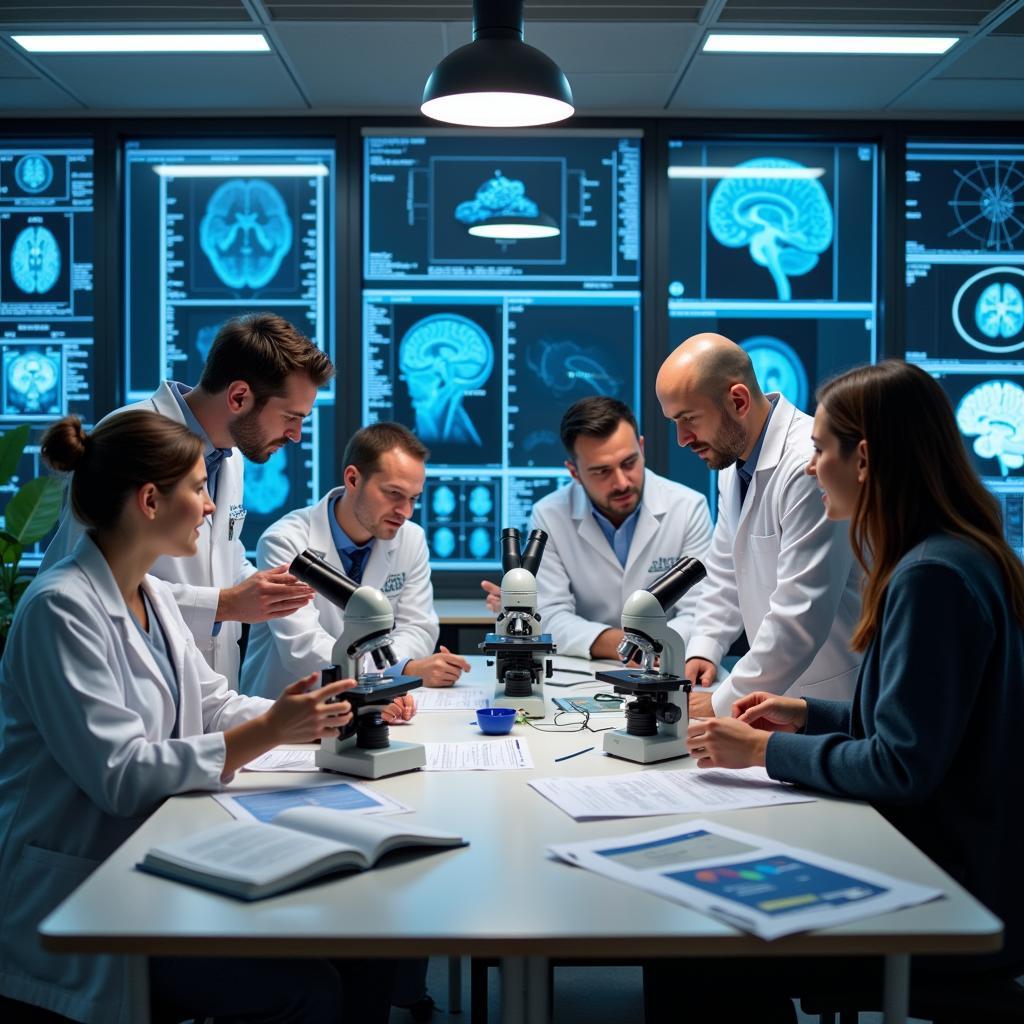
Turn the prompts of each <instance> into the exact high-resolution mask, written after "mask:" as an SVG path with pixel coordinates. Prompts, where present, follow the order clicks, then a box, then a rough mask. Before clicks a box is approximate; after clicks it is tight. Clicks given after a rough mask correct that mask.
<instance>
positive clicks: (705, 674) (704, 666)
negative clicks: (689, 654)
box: [683, 658, 718, 696]
mask: <svg viewBox="0 0 1024 1024" xmlns="http://www.w3.org/2000/svg"><path fill="white" fill-rule="evenodd" d="M683 674H684V675H685V676H686V678H687V679H689V680H690V682H691V683H693V685H694V686H710V685H711V684H712V683H713V682H714V681H715V678H716V677H717V675H718V669H717V668H716V667H715V663H714V662H713V661H708V660H707V658H687V659H686V667H685V668H684V669H683ZM691 696H692V695H691Z"/></svg>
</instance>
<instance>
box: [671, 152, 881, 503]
mask: <svg viewBox="0 0 1024 1024" xmlns="http://www.w3.org/2000/svg"><path fill="white" fill-rule="evenodd" d="M668 158H669V163H668V178H669V182H668V192H669V283H668V295H667V297H666V299H667V303H668V313H669V335H668V341H669V349H670V350H671V349H672V348H675V346H677V345H678V344H680V343H681V342H682V341H684V340H686V338H688V337H690V336H691V335H694V334H698V333H701V332H704V331H712V332H715V333H719V334H724V335H725V336H726V337H728V338H731V339H732V340H733V341H736V342H737V343H739V344H741V345H742V346H743V347H744V348H745V349H747V351H748V352H749V353H750V356H751V359H752V360H753V363H754V369H755V372H756V373H757V377H758V381H759V382H760V384H761V387H762V388H763V389H764V390H766V391H778V392H781V393H782V394H783V395H785V397H786V398H787V399H789V400H790V401H791V402H793V404H794V405H796V406H797V407H798V408H800V409H802V410H804V411H805V412H812V413H813V411H814V391H815V388H816V387H817V385H818V384H819V383H821V381H822V380H824V379H826V378H828V377H830V376H832V375H833V374H835V373H838V372H841V371H842V370H845V369H849V368H850V367H851V366H856V365H858V364H862V363H868V362H872V361H874V360H875V358H876V357H877V340H876V338H877V280H876V279H877V264H876V251H877V249H876V247H877V224H878V154H877V149H876V147H875V146H874V145H872V144H868V143H855V142H849V143H846V142H834V143H833V142H829V143H825V142H792V141H785V142H783V141H777V142H776V141H771V140H754V141H747V142H732V141H720V142H718V141H709V140H701V139H688V138H679V139H672V140H670V141H669V149H668ZM670 450H671V452H672V454H671V456H670V460H669V462H670V475H671V476H672V477H673V479H678V480H682V481H683V482H685V483H688V484H690V485H691V486H694V487H697V488H699V489H701V490H705V491H711V492H712V498H713V484H712V483H711V482H710V481H709V478H708V474H707V472H706V471H705V470H704V468H703V464H702V463H701V462H700V460H698V459H697V458H696V457H695V456H693V455H691V454H690V453H689V452H686V451H682V450H681V449H680V448H679V447H678V445H677V444H676V441H675V435H674V429H673V434H672V447H671V449H670Z"/></svg>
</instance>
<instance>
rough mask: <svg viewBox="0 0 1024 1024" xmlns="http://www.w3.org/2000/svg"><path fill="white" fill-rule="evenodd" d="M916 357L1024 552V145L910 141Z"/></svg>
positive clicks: (908, 212)
mask: <svg viewBox="0 0 1024 1024" xmlns="http://www.w3.org/2000/svg"><path fill="white" fill-rule="evenodd" d="M904 201H905V208H904V217H905V223H906V254H905V266H906V289H907V291H906V323H905V328H904V330H905V339H906V342H905V344H906V357H907V359H909V360H911V361H913V362H916V363H918V364H920V365H921V366H922V367H924V368H925V369H927V370H928V371H929V372H930V373H932V374H934V376H935V377H936V378H937V379H938V380H939V381H940V383H941V384H942V386H943V388H944V389H945V391H946V393H947V394H948V395H949V398H950V400H951V402H952V403H953V408H954V410H955V412H956V418H957V423H958V425H959V427H960V431H961V433H962V434H963V437H964V443H965V444H966V445H967V450H968V452H969V453H970V456H971V458H972V460H973V462H974V464H975V466H976V468H977V469H978V472H979V473H980V474H981V475H982V478H983V479H984V481H985V483H986V485H987V486H988V487H989V489H990V490H991V491H992V492H993V493H994V494H995V495H996V497H997V498H998V499H999V501H1000V504H1001V506H1002V509H1003V520H1004V524H1005V527H1006V536H1007V539H1008V540H1009V541H1010V544H1011V545H1012V546H1013V547H1014V548H1015V549H1016V550H1017V552H1018V553H1019V554H1020V555H1021V556H1022V557H1024V522H1022V520H1024V512H1022V509H1024V472H1022V469H1024V216H1022V214H1021V205H1022V203H1024V141H1020V142H999V141H985V140H979V141H973V142H963V141H960V142H940V141H925V140H912V141H910V142H908V144H907V151H906V184H905V200H904Z"/></svg>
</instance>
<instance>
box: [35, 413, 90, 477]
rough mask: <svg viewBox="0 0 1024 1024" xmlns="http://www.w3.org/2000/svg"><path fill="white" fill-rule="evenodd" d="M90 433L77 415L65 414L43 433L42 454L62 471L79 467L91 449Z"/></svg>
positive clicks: (49, 462)
mask: <svg viewBox="0 0 1024 1024" xmlns="http://www.w3.org/2000/svg"><path fill="white" fill-rule="evenodd" d="M89 440H90V438H89V435H88V434H87V433H86V432H85V428H84V427H83V426H82V421H81V420H80V419H79V418H78V417H77V416H65V417H64V418H63V419H61V420H57V422H56V423H54V424H53V426H51V427H49V428H47V431H46V433H45V434H43V441H42V448H41V450H42V455H43V458H44V459H45V460H46V464H47V465H48V466H50V467H51V468H52V469H55V470H57V471H58V472H60V473H70V472H72V471H73V470H75V469H77V468H78V467H79V466H80V465H81V463H82V460H83V459H84V458H85V456H86V453H87V452H88V450H89Z"/></svg>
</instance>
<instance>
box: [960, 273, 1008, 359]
mask: <svg viewBox="0 0 1024 1024" xmlns="http://www.w3.org/2000/svg"><path fill="white" fill-rule="evenodd" d="M951 316H952V320H953V328H954V330H955V331H956V333H957V334H958V335H959V336H960V337H961V338H963V340H964V341H966V342H967V344H968V345H970V346H971V348H975V349H977V350H978V351H980V352H995V353H997V354H1000V355H1005V354H1006V353H1009V352H1016V351H1019V350H1020V349H1024V270H1022V269H1021V268H1020V267H986V268H985V269H984V270H980V271H978V272H977V273H976V274H972V275H971V276H970V277H969V278H967V280H966V281H964V282H963V283H962V284H961V285H960V287H959V288H958V289H957V292H956V294H955V295H954V296H953V305H952V310H951Z"/></svg>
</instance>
